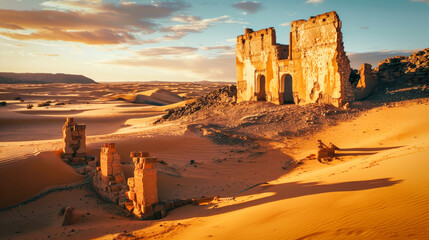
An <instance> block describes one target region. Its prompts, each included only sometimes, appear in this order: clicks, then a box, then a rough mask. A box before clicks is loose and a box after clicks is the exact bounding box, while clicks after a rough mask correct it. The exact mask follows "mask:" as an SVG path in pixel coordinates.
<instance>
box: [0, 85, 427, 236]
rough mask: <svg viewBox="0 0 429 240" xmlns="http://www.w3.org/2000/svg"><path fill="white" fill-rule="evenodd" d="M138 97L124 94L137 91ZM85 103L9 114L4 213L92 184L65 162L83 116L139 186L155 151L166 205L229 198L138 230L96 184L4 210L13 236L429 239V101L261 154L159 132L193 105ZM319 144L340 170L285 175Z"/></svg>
mask: <svg viewBox="0 0 429 240" xmlns="http://www.w3.org/2000/svg"><path fill="white" fill-rule="evenodd" d="M97 87H98V86H97ZM133 87H135V85H133V84H129V85H126V86H123V88H122V89H123V92H132V89H133ZM171 88H173V87H171ZM112 89H114V87H112ZM176 90H177V92H175V93H178V94H180V93H179V92H180V91H186V90H183V89H182V90H180V89H178V88H176ZM67 91H68V90H67ZM121 91H122V90H121ZM169 91H170V90H169ZM90 92H91V91H90ZM106 92H110V89H107V90H106ZM172 92H174V91H172ZM99 93H100V95H101V94H102V93H103V95H105V92H102V91H99ZM116 93H118V94H119V93H120V92H119V91H118V92H116ZM85 94H86V93H85ZM73 101H75V103H72V104H66V105H65V106H55V107H54V106H52V107H50V108H48V109H43V110H42V109H35V110H37V111H35V112H34V113H28V114H22V113H21V111H25V103H19V102H18V101H15V102H12V103H11V104H10V105H9V106H7V107H6V108H3V109H0V111H1V115H0V120H1V121H3V122H5V123H6V125H5V126H1V137H2V140H1V141H2V142H0V180H1V181H0V182H1V183H2V184H0V188H1V189H0V192H1V193H2V196H3V195H5V196H8V197H7V198H2V199H1V201H2V202H1V204H2V206H7V205H11V204H14V203H16V202H19V201H22V200H25V199H28V198H31V197H32V196H34V195H36V194H38V193H40V192H41V191H43V190H44V189H47V188H50V187H52V186H61V185H64V184H70V183H74V182H78V181H80V180H82V178H81V176H80V175H77V174H76V173H75V172H74V170H73V169H72V168H70V167H68V166H67V165H65V164H64V163H63V162H62V161H61V160H60V159H58V157H57V156H56V155H55V153H54V151H55V150H58V149H60V148H61V140H60V137H61V130H60V128H61V125H62V123H63V120H62V118H64V117H66V115H68V114H70V112H68V111H71V109H78V110H79V111H80V112H79V113H76V114H74V115H72V116H73V117H75V119H76V120H77V121H78V122H80V123H86V124H87V128H88V132H87V133H88V134H87V148H88V153H89V154H91V155H98V154H99V151H100V146H101V144H103V143H105V142H115V143H116V144H117V149H118V152H119V155H120V156H121V158H122V161H123V162H124V164H123V165H122V167H123V170H124V171H125V174H126V175H127V176H130V175H131V172H132V165H131V164H128V163H129V162H130V159H129V152H130V151H149V152H150V153H151V155H152V156H157V157H158V158H159V159H160V160H162V161H163V162H165V163H166V164H161V163H158V164H157V168H158V170H159V173H158V180H159V181H158V185H159V197H160V199H161V200H167V199H175V198H181V197H201V196H217V195H219V196H220V198H219V200H218V201H217V202H213V203H211V204H209V205H204V206H194V205H192V206H184V207H180V208H178V209H175V210H173V211H171V212H169V213H168V215H167V217H166V218H163V219H161V220H156V221H137V220H135V219H132V218H129V217H126V216H125V214H126V213H124V212H122V211H121V210H120V209H119V208H117V207H116V206H115V205H113V204H109V203H105V202H103V201H101V200H100V199H99V198H97V196H96V195H95V194H94V193H93V192H92V190H90V188H88V187H87V186H84V187H82V189H71V190H65V191H60V192H54V193H51V194H49V195H47V196H45V197H43V198H40V199H38V200H36V201H33V202H30V203H28V204H25V205H23V206H21V207H17V208H12V209H8V210H2V211H0V236H2V238H3V237H4V238H6V239H8V238H11V239H29V238H38V239H45V238H48V236H49V238H51V239H52V238H53V239H63V238H68V239H93V238H99V239H115V238H116V237H118V235H121V236H122V237H124V236H126V235H127V236H128V239H134V238H136V237H137V238H143V237H144V238H145V239H206V238H207V239H427V238H429V234H428V232H427V229H428V228H429V215H428V213H427V209H429V206H428V204H429V198H428V196H429V181H428V177H427V174H426V169H427V168H428V167H429V166H428V165H429V163H428V161H427V156H428V155H429V145H428V144H427V143H428V142H429V127H428V126H429V125H428V120H427V119H429V108H428V101H427V100H413V101H406V102H399V103H390V104H387V105H386V106H382V107H375V108H373V109H371V110H367V111H365V112H361V115H360V116H358V117H356V118H354V119H353V118H348V119H349V120H347V121H339V122H338V124H337V125H335V126H331V127H327V125H323V128H322V130H321V131H319V132H316V133H315V134H314V135H306V136H303V137H300V136H295V137H293V138H288V139H287V140H286V141H268V140H264V141H259V142H258V143H259V144H260V146H259V147H257V146H250V145H249V146H247V145H243V146H241V145H228V144H225V145H219V144H216V143H214V142H213V141H212V140H210V139H209V138H207V137H203V136H202V134H197V133H195V132H192V131H189V130H188V128H187V126H186V124H181V123H180V122H177V121H175V122H166V123H163V124H159V125H152V124H151V123H152V122H153V121H154V119H156V118H157V115H159V114H162V113H163V112H164V110H165V109H168V108H172V107H174V106H177V105H180V104H183V102H181V103H177V104H172V105H165V106H147V105H138V104H131V103H128V102H118V101H115V102H113V101H104V100H99V99H94V100H91V101H90V103H89V104H86V103H83V102H79V101H81V100H79V98H78V97H74V98H73ZM69 105H70V106H69ZM136 106H137V107H136ZM255 106H259V105H255ZM51 111H52V112H51ZM53 111H65V112H56V113H54V112H53ZM29 112H31V110H29ZM63 113H64V115H63ZM350 119H352V120H350ZM45 120H46V123H43V122H45ZM19 121H23V122H22V124H21V123H20V122H19ZM224 121H225V122H228V116H225V120H224ZM42 123H43V124H42ZM24 125H28V128H26V129H24V130H20V131H22V134H23V135H22V136H24V135H25V134H24V133H25V131H27V132H30V131H31V132H32V133H33V132H34V129H39V128H40V129H39V130H37V131H35V132H34V135H35V136H34V139H32V140H28V139H20V138H19V137H15V138H16V139H13V138H14V136H15V134H16V131H18V129H20V128H21V127H22V126H24ZM18 135H19V134H18ZM46 136H49V137H46ZM44 138H45V139H49V140H42V139H44ZM8 139H9V140H8ZM317 139H322V140H323V141H324V142H333V143H334V144H336V145H337V146H339V147H340V148H342V150H341V151H340V154H341V158H340V160H334V161H333V162H329V163H326V164H321V163H319V162H317V161H315V160H304V161H303V162H304V164H301V165H297V166H296V167H295V168H287V169H283V167H284V166H285V163H287V162H289V160H290V159H295V160H299V159H303V158H305V157H306V156H308V155H309V154H312V153H315V149H316V145H317ZM39 152H42V153H41V154H39V155H37V154H38V153H39ZM34 155H37V156H34ZM190 160H194V162H195V164H190ZM21 190H22V191H21ZM3 193H5V194H3ZM70 205H73V206H74V207H75V208H76V211H77V222H76V223H75V224H74V225H72V226H67V227H61V221H62V218H61V217H59V216H58V212H59V211H60V209H61V208H62V207H64V206H70ZM88 213H89V214H88ZM124 231H126V233H125V232H124ZM133 236H134V237H133Z"/></svg>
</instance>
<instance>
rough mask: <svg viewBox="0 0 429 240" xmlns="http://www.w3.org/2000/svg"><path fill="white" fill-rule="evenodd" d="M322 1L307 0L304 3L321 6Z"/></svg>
mask: <svg viewBox="0 0 429 240" xmlns="http://www.w3.org/2000/svg"><path fill="white" fill-rule="evenodd" d="M323 1H324V0H307V1H305V3H312V4H321V3H323Z"/></svg>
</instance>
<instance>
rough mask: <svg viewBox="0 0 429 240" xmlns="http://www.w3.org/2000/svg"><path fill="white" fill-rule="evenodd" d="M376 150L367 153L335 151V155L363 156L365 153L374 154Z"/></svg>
mask: <svg viewBox="0 0 429 240" xmlns="http://www.w3.org/2000/svg"><path fill="white" fill-rule="evenodd" d="M374 154H376V152H369V153H335V157H346V156H365V155H374Z"/></svg>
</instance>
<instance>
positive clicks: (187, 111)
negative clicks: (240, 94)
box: [155, 85, 237, 124]
mask: <svg viewBox="0 0 429 240" xmlns="http://www.w3.org/2000/svg"><path fill="white" fill-rule="evenodd" d="M236 100H237V87H236V86H235V85H227V86H225V87H223V88H220V89H218V90H216V91H213V92H210V93H208V94H206V95H204V96H201V97H199V98H197V99H196V100H195V101H194V102H191V103H188V104H186V105H185V106H184V107H178V108H174V109H171V110H169V111H168V113H167V114H165V115H164V116H162V117H161V118H160V119H158V120H156V121H155V124H156V123H161V122H165V121H171V120H176V119H180V118H182V117H184V116H188V115H191V114H193V113H195V112H198V111H200V110H203V109H208V108H212V107H217V106H225V105H231V104H235V103H236Z"/></svg>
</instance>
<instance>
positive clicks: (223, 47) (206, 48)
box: [200, 45, 235, 51]
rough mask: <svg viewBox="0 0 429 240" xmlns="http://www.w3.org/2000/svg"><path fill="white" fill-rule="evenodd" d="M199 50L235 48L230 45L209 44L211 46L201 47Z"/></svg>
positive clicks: (228, 49)
mask: <svg viewBox="0 0 429 240" xmlns="http://www.w3.org/2000/svg"><path fill="white" fill-rule="evenodd" d="M200 49H201V50H205V51H210V50H223V51H231V50H232V49H235V48H233V47H231V46H225V45H222V46H211V47H201V48H200Z"/></svg>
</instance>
